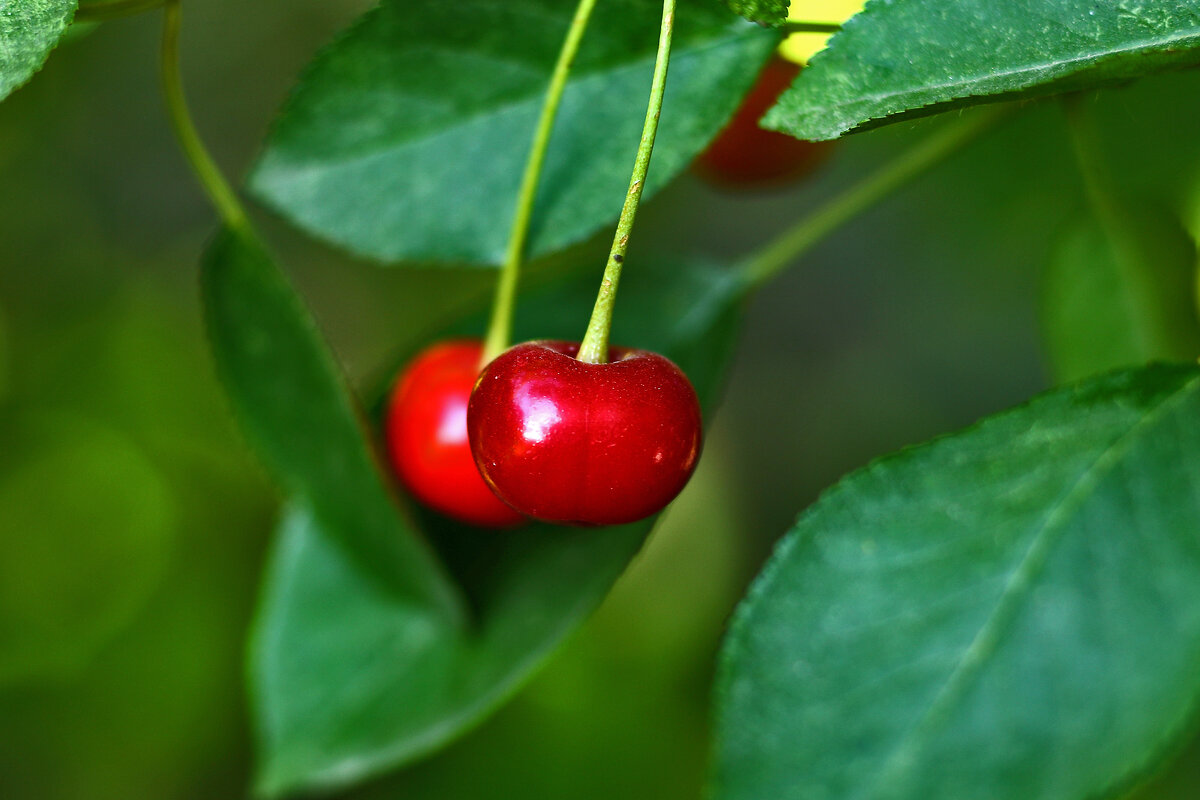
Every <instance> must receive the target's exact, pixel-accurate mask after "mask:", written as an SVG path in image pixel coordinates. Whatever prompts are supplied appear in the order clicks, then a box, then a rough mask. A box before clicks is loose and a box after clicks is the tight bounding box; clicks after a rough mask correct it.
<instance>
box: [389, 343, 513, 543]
mask: <svg viewBox="0 0 1200 800" xmlns="http://www.w3.org/2000/svg"><path fill="white" fill-rule="evenodd" d="M482 356H483V345H482V343H481V342H479V341H478V340H453V341H446V342H441V343H440V344H435V345H433V346H432V347H430V348H428V349H426V350H424V351H422V352H421V353H420V354H419V355H418V356H417V357H416V358H415V359H413V361H412V362H410V363H409V365H408V366H407V367H406V368H405V369H404V371H403V372H402V373H401V374H400V376H399V377H398V378H397V380H396V384H395V387H394V388H393V390H392V394H391V397H390V399H389V401H388V409H387V423H386V426H387V445H388V448H387V449H388V459H389V461H390V462H391V465H392V468H393V469H394V470H395V472H396V476H397V477H398V478H399V479H400V482H401V483H402V484H404V486H405V488H407V489H408V490H409V492H411V493H412V495H413V496H414V497H416V498H417V500H419V501H420V502H421V503H423V504H424V505H426V506H428V507H430V508H432V509H434V510H436V511H439V512H440V513H442V514H445V515H446V516H448V517H452V518H454V519H457V520H459V521H460V522H465V523H467V524H469V525H477V526H480V527H486V528H505V527H509V526H512V525H516V524H517V523H519V522H521V521H522V520H524V517H523V516H522V515H521V514H519V513H517V512H516V511H514V510H512V509H511V508H509V507H508V506H506V505H505V504H504V503H503V502H501V501H500V499H499V498H498V497H496V495H495V494H493V493H492V490H491V489H489V488H488V487H487V484H486V483H484V482H483V478H482V477H480V475H479V470H478V469H476V467H475V459H474V458H473V457H472V456H471V447H470V444H469V442H468V440H467V403H468V401H469V400H470V398H471V389H472V388H473V387H474V386H475V380H476V378H478V377H479V368H480V363H481V359H482Z"/></svg>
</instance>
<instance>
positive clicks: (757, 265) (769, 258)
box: [740, 105, 1010, 289]
mask: <svg viewBox="0 0 1200 800" xmlns="http://www.w3.org/2000/svg"><path fill="white" fill-rule="evenodd" d="M1009 110H1010V109H1009V108H1008V107H1007V105H1005V106H998V107H995V108H990V109H985V110H982V111H978V112H976V113H974V114H971V115H970V116H967V117H964V118H963V119H962V120H960V121H958V122H956V123H953V124H950V125H946V126H945V127H943V128H941V129H940V130H938V131H937V132H936V133H934V134H933V135H931V136H929V137H926V138H925V139H923V140H921V141H920V142H918V143H917V144H916V145H915V146H913V147H912V149H910V150H908V151H907V152H905V153H902V154H901V155H900V156H899V157H897V158H895V159H894V160H892V161H889V162H888V163H887V164H886V165H884V166H883V167H881V168H880V169H878V170H877V171H875V172H873V173H871V174H870V175H867V176H866V177H865V178H863V179H862V180H860V181H859V182H858V183H855V184H853V185H851V186H849V187H848V188H846V189H845V190H844V191H843V192H842V193H841V194H839V195H837V196H836V197H834V198H833V199H832V200H830V201H829V202H828V203H825V204H823V205H822V206H821V207H820V208H818V209H817V210H816V211H814V212H812V213H811V214H809V215H807V216H805V217H804V218H802V219H801V220H800V221H799V222H797V223H796V224H795V225H794V226H792V227H791V228H789V229H788V230H786V231H784V232H783V233H782V234H781V235H780V236H779V237H778V238H776V239H774V240H773V241H771V242H769V243H768V244H767V245H766V246H765V247H763V248H762V249H761V250H758V251H757V252H755V253H753V254H752V255H750V257H749V258H747V259H746V260H745V261H743V262H742V266H741V267H740V272H741V276H742V280H743V281H744V282H745V284H746V287H747V288H748V289H757V288H758V287H760V286H762V285H763V284H764V283H766V282H767V281H769V280H771V279H772V278H774V277H775V276H776V275H778V274H779V273H780V272H782V271H783V270H784V269H786V268H787V267H788V266H790V265H791V264H792V263H793V262H795V261H796V259H798V258H800V257H801V256H802V255H804V254H805V253H807V252H808V251H809V250H810V249H811V248H812V247H813V246H814V245H816V244H817V243H819V242H820V241H821V240H822V239H824V238H825V237H826V236H828V235H829V234H831V233H833V232H834V231H835V230H837V229H838V228H840V227H841V226H842V225H844V224H845V223H847V222H849V221H850V220H851V219H854V218H855V217H856V216H858V215H859V214H861V213H862V212H864V211H866V210H867V209H868V208H871V207H872V206H874V205H875V204H876V203H878V202H879V201H880V200H882V199H883V198H885V197H887V196H888V195H889V194H891V193H892V192H894V191H895V190H896V189H899V188H900V187H901V186H903V185H904V184H906V183H908V182H909V181H911V180H912V179H913V178H916V177H917V176H918V175H921V174H922V173H924V172H925V171H926V170H928V169H929V168H930V167H932V166H934V165H935V164H937V163H938V162H940V161H942V160H943V159H945V158H946V157H948V156H949V155H951V154H952V153H955V152H957V151H958V150H959V149H961V148H962V147H963V146H964V145H966V144H967V143H969V142H971V141H973V140H974V139H975V138H976V137H978V136H979V135H980V134H982V133H984V132H985V131H987V130H990V129H991V128H992V126H993V125H994V124H995V123H996V122H998V121H999V120H1000V119H1001V118H1002V117H1003V116H1005V115H1006V114H1007V113H1008V112H1009Z"/></svg>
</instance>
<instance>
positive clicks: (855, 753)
mask: <svg viewBox="0 0 1200 800" xmlns="http://www.w3.org/2000/svg"><path fill="white" fill-rule="evenodd" d="M1197 420H1200V370H1198V369H1197V368H1196V367H1194V366H1186V365H1180V366H1154V367H1149V368H1145V369H1141V370H1137V371H1129V372H1122V373H1115V374H1110V375H1107V376H1105V377H1102V378H1100V379H1097V380H1094V381H1091V382H1088V383H1085V384H1081V385H1077V386H1074V387H1071V388H1068V389H1062V390H1057V391H1054V392H1051V393H1048V394H1045V395H1042V396H1040V397H1038V398H1036V399H1034V400H1033V401H1031V402H1030V403H1029V404H1027V405H1025V406H1022V407H1019V408H1017V409H1015V410H1012V411H1008V412H1006V413H1003V414H999V415H997V416H995V417H992V418H990V419H987V420H985V421H983V422H981V423H979V424H978V425H976V426H974V427H972V428H970V429H968V430H966V431H964V432H962V433H959V434H956V435H953V436H949V437H946V438H942V439H938V440H936V441H934V442H931V443H929V444H926V445H923V446H920V447H916V448H913V449H910V450H905V451H902V452H900V453H898V454H896V455H893V456H890V457H888V458H885V459H883V460H881V461H878V462H876V463H875V464H873V465H871V466H869V467H867V468H866V469H864V470H861V471H859V472H857V473H855V474H853V475H851V476H850V477H848V478H846V479H845V480H843V481H842V482H841V483H839V484H838V485H837V486H836V487H835V488H834V489H832V490H831V491H830V492H829V493H827V494H826V495H825V496H824V497H823V498H822V499H821V500H820V501H819V502H818V503H817V504H816V505H815V506H814V507H813V508H812V509H810V510H809V511H808V512H806V513H805V514H804V515H803V516H802V517H801V518H800V520H799V521H798V522H797V524H796V527H795V528H794V529H793V530H792V531H791V532H790V533H789V534H788V536H787V538H786V539H785V540H784V541H783V544H782V545H781V546H780V547H779V549H778V550H777V552H776V553H775V555H774V556H773V557H772V559H771V561H770V563H769V564H768V565H767V567H766V569H765V570H764V571H763V574H762V575H761V576H760V577H759V579H758V580H757V582H756V583H755V585H754V587H753V588H752V589H751V591H750V593H749V595H748V597H747V599H746V600H745V601H744V602H743V603H742V605H741V607H740V608H739V610H738V612H737V614H736V616H735V619H734V622H733V625H732V629H731V631H730V634H729V636H728V638H727V640H726V643H725V646H724V650H723V657H722V674H721V677H720V679H719V682H718V695H717V697H718V703H719V710H718V723H717V725H718V736H719V744H718V747H717V757H716V775H715V787H716V791H715V792H714V797H716V798H718V799H719V800H740V799H741V798H745V799H746V800H751V799H753V800H761V798H764V797H770V798H776V799H777V800H791V799H792V798H822V799H824V798H855V799H856V800H876V798H888V799H889V800H907V799H909V798H911V799H912V800H928V799H929V798H955V799H956V800H985V798H986V800H1083V798H1093V797H1101V796H1108V795H1109V793H1110V792H1112V791H1114V790H1115V789H1117V788H1120V787H1123V786H1125V785H1126V784H1127V783H1128V782H1129V781H1130V780H1131V779H1132V778H1134V777H1136V776H1138V775H1140V774H1141V773H1142V772H1144V771H1145V770H1146V769H1147V768H1148V767H1150V766H1152V765H1153V764H1154V763H1155V760H1156V758H1157V757H1158V756H1159V755H1160V754H1162V753H1163V751H1164V748H1167V747H1168V746H1170V745H1171V744H1172V743H1173V740H1175V739H1177V738H1178V737H1179V736H1180V734H1181V733H1183V732H1184V730H1185V728H1186V727H1187V723H1188V721H1189V719H1190V717H1191V715H1192V713H1193V712H1194V710H1195V709H1196V707H1197V700H1198V695H1200V679H1198V677H1197V675H1198V673H1197V665H1200V456H1198V455H1197V454H1198V453H1200V424H1197Z"/></svg>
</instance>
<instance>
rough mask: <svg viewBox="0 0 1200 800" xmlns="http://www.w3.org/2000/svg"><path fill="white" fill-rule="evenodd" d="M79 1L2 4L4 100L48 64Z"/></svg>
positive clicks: (0, 88) (5, 0)
mask: <svg viewBox="0 0 1200 800" xmlns="http://www.w3.org/2000/svg"><path fill="white" fill-rule="evenodd" d="M76 5H77V0H0V100H3V99H4V98H5V97H8V95H9V94H11V93H12V91H13V90H14V89H16V88H17V87H18V86H20V85H21V84H23V83H25V81H27V80H29V79H30V78H31V77H32V76H33V73H35V72H37V71H38V69H39V68H40V67H41V66H42V64H43V63H44V62H45V61H46V56H48V55H50V51H51V50H53V49H54V45H56V44H58V39H59V37H60V36H62V34H63V31H65V30H66V29H67V25H68V24H70V22H71V17H72V16H73V15H74V14H75V6H76Z"/></svg>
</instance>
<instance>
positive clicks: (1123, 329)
mask: <svg viewBox="0 0 1200 800" xmlns="http://www.w3.org/2000/svg"><path fill="white" fill-rule="evenodd" d="M1120 222H1121V228H1120V229H1114V228H1113V227H1111V226H1109V227H1106V226H1103V225H1101V224H1100V222H1099V221H1098V220H1097V219H1095V218H1089V219H1087V220H1086V221H1084V222H1082V223H1077V224H1075V225H1073V226H1072V227H1071V228H1070V229H1069V230H1068V231H1066V232H1065V234H1064V235H1063V236H1062V238H1061V240H1060V241H1059V243H1058V246H1057V247H1056V248H1055V250H1054V253H1053V255H1052V256H1051V259H1050V263H1049V265H1048V268H1047V270H1046V272H1045V275H1044V276H1043V297H1042V301H1043V302H1042V317H1043V328H1044V330H1045V337H1046V346H1047V348H1048V350H1049V354H1050V361H1051V363H1052V364H1053V365H1054V374H1055V376H1056V377H1057V378H1058V380H1059V381H1061V382H1064V383H1065V382H1069V381H1074V380H1077V379H1079V378H1083V377H1087V376H1089V375H1093V374H1096V373H1098V372H1104V371H1106V370H1109V369H1113V368H1115V367H1128V366H1135V365H1138V364H1143V363H1145V362H1147V361H1151V360H1154V359H1177V360H1188V359H1194V358H1195V357H1196V355H1197V354H1200V324H1198V323H1197V319H1196V311H1195V307H1194V306H1193V305H1192V292H1191V287H1192V272H1193V269H1194V267H1195V261H1196V250H1195V247H1194V245H1193V244H1192V241H1191V240H1190V239H1189V238H1188V235H1187V233H1186V231H1184V230H1183V228H1182V226H1181V225H1180V224H1179V221H1178V218H1176V217H1175V216H1173V215H1169V214H1166V213H1161V212H1160V213H1153V212H1147V211H1133V210H1131V209H1126V210H1125V213H1124V215H1123V216H1122V218H1121V220H1120Z"/></svg>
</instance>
